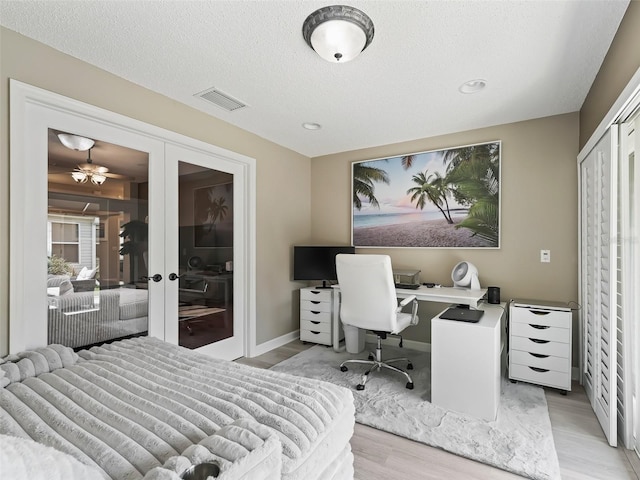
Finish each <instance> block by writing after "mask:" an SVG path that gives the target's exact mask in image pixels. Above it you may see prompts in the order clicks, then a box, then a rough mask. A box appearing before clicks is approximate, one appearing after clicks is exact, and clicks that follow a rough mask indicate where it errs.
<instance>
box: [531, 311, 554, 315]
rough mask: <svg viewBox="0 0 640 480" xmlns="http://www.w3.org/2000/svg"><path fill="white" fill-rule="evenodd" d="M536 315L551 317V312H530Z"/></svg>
mask: <svg viewBox="0 0 640 480" xmlns="http://www.w3.org/2000/svg"><path fill="white" fill-rule="evenodd" d="M529 311H530V312H531V313H533V314H534V315H549V314H550V313H551V312H545V311H544V310H529Z"/></svg>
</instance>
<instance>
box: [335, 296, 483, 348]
mask: <svg viewBox="0 0 640 480" xmlns="http://www.w3.org/2000/svg"><path fill="white" fill-rule="evenodd" d="M333 288H334V290H335V292H334V295H333V312H332V313H333V322H334V324H333V342H332V343H333V349H334V350H335V351H336V352H338V351H340V350H341V349H340V340H342V339H343V338H344V333H343V331H342V322H340V285H334V286H333ZM486 293H487V289H486V288H481V289H479V290H469V289H466V288H459V287H439V288H436V287H433V288H427V287H425V286H424V285H421V286H420V288H417V289H415V290H411V289H404V288H402V289H401V288H398V289H396V295H397V296H398V298H407V297H410V296H411V295H415V296H416V298H417V299H418V300H421V301H425V302H440V303H455V304H459V305H469V306H471V307H473V308H477V307H478V302H479V301H480V300H481V299H482V298H483V297H484V296H485V295H486Z"/></svg>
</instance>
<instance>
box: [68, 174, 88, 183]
mask: <svg viewBox="0 0 640 480" xmlns="http://www.w3.org/2000/svg"><path fill="white" fill-rule="evenodd" d="M71 176H72V177H73V179H74V180H75V181H76V182H77V183H85V182H86V181H87V174H86V173H84V172H72V173H71Z"/></svg>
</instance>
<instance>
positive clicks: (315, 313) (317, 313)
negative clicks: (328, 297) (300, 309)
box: [309, 310, 322, 315]
mask: <svg viewBox="0 0 640 480" xmlns="http://www.w3.org/2000/svg"><path fill="white" fill-rule="evenodd" d="M309 311H310V312H311V313H313V314H314V315H320V314H321V313H322V312H316V311H315V310H309Z"/></svg>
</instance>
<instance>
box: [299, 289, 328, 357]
mask: <svg viewBox="0 0 640 480" xmlns="http://www.w3.org/2000/svg"><path fill="white" fill-rule="evenodd" d="M333 295H335V292H334V291H333V288H301V289H300V340H302V341H303V342H313V343H320V344H322V345H332V343H333V338H332V335H333V308H332V307H333Z"/></svg>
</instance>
